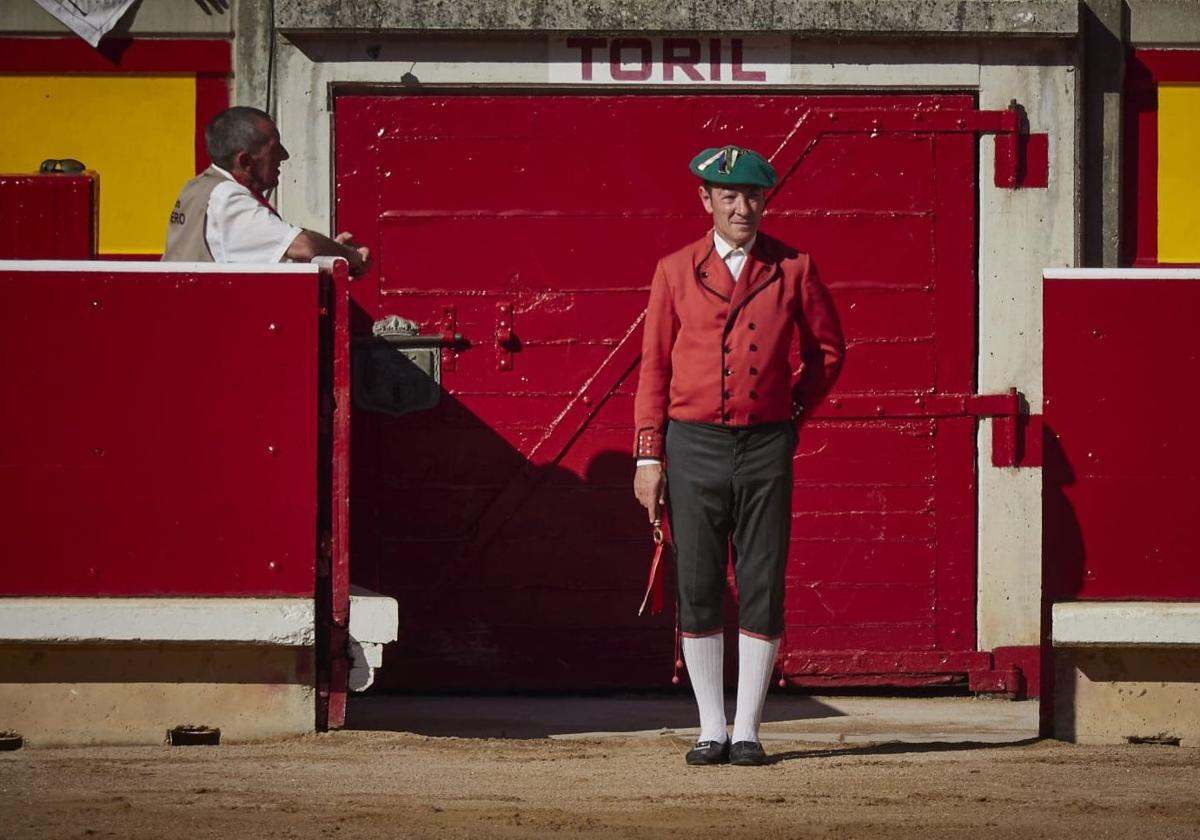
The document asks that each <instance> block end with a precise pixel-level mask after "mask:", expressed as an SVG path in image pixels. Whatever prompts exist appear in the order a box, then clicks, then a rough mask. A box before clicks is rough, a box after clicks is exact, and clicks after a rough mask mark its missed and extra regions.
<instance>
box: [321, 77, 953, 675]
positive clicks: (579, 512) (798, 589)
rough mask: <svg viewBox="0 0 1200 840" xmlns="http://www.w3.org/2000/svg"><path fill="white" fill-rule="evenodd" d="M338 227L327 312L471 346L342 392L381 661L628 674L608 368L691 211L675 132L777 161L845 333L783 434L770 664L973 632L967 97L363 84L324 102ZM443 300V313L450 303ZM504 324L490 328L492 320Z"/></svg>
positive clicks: (477, 670)
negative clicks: (395, 617) (964, 402)
mask: <svg viewBox="0 0 1200 840" xmlns="http://www.w3.org/2000/svg"><path fill="white" fill-rule="evenodd" d="M335 109H336V116H335V131H336V134H335V145H336V162H335V169H336V201H337V224H338V229H339V230H351V231H353V232H354V233H355V234H356V235H357V236H358V237H359V238H360V239H361V240H362V241H363V242H365V243H366V244H369V245H370V246H371V248H372V250H373V251H374V252H375V254H376V263H375V267H374V268H373V269H372V271H371V273H370V274H368V275H367V276H366V277H364V278H363V279H362V280H361V281H359V282H358V283H357V284H356V285H357V288H356V290H355V291H354V292H353V294H354V297H355V305H356V307H357V311H356V312H352V316H356V317H355V322H354V323H353V328H354V330H355V332H357V333H362V332H364V331H367V330H369V325H370V323H371V322H372V321H373V320H376V319H379V318H382V317H384V316H386V315H390V314H400V315H403V316H405V317H407V318H410V319H413V320H416V321H419V322H420V323H421V324H422V327H423V329H422V331H423V332H438V331H440V330H441V329H443V327H444V326H450V327H451V328H452V330H453V331H457V332H460V333H462V334H463V335H464V336H465V337H466V338H467V339H468V340H469V341H470V343H471V346H470V347H469V348H467V349H465V350H463V351H462V352H460V353H459V354H457V356H456V358H453V360H452V361H451V362H450V363H449V364H447V365H446V366H445V367H444V369H443V372H442V392H441V402H440V404H439V405H438V406H437V407H436V408H434V409H432V410H429V411H425V412H421V413H414V414H408V415H405V416H401V417H390V416H387V415H383V414H377V413H368V412H363V411H359V412H357V413H356V416H355V420H354V424H355V426H354V432H353V434H354V441H355V443H354V460H353V478H352V486H353V487H354V494H355V495H354V499H353V503H352V506H351V507H352V526H351V528H352V545H353V546H354V556H353V563H352V566H353V571H352V577H353V579H354V580H355V582H357V583H360V584H362V585H364V586H368V587H370V588H373V589H377V590H379V591H382V592H385V593H387V594H389V595H392V596H394V597H396V598H397V599H398V600H399V602H400V610H401V637H400V642H399V643H397V644H396V645H392V646H391V647H390V649H389V652H388V656H389V659H388V660H387V662H386V665H387V667H385V668H384V670H383V672H382V679H383V683H384V685H385V687H390V688H401V689H406V690H409V689H411V690H429V689H448V690H450V689H464V688H467V689H562V690H572V689H588V688H599V687H653V686H663V685H665V684H667V683H668V680H669V677H670V674H671V657H672V625H671V618H670V616H660V617H658V618H656V619H646V618H642V619H639V618H637V617H636V616H635V613H636V610H637V605H638V603H639V601H640V595H641V593H640V587H641V585H642V584H643V582H644V574H645V565H646V563H647V561H648V559H649V555H650V553H651V543H650V539H649V533H648V529H647V525H646V522H645V517H644V514H643V513H642V512H641V510H640V508H638V507H637V505H636V503H635V501H634V499H633V495H632V490H631V479H632V472H633V462H632V458H631V456H630V446H631V442H632V436H633V430H632V421H631V413H632V394H633V391H634V389H635V387H636V375H637V374H636V364H637V361H638V348H639V344H640V318H641V312H642V310H643V308H644V306H645V301H646V294H647V290H648V286H649V280H650V276H651V273H652V270H653V267H654V263H655V260H656V259H657V258H658V257H659V256H660V255H662V254H664V253H667V252H668V251H670V250H673V249H675V248H677V247H679V246H681V245H683V244H686V243H687V242H690V241H692V240H693V239H696V238H699V237H700V236H701V235H703V234H704V233H705V232H706V231H707V230H708V227H709V224H708V221H707V219H706V217H705V216H704V215H703V212H702V208H701V206H700V202H699V200H698V198H697V196H696V182H695V180H694V179H693V177H692V176H691V175H690V174H689V173H688V171H687V161H688V160H690V158H691V156H692V155H693V154H694V153H695V152H696V150H698V149H700V148H703V147H705V146H709V145H717V144H720V143H725V142H740V143H743V144H745V145H749V146H752V147H755V148H758V149H759V150H761V151H762V152H764V153H765V154H767V155H768V156H771V157H772V158H773V160H774V162H775V164H776V166H777V168H778V169H779V170H780V173H781V176H782V182H781V185H780V187H779V188H778V189H777V190H776V191H775V192H774V194H773V195H772V196H771V199H770V205H769V211H768V217H767V220H766V222H765V223H764V230H766V231H768V232H770V233H772V234H774V235H775V236H777V237H779V238H782V239H783V240H785V241H787V242H789V243H792V244H794V245H796V246H797V247H799V248H801V249H803V250H807V251H809V252H811V253H812V254H813V255H814V257H815V259H816V261H817V265H818V266H819V267H820V269H821V272H822V275H823V276H824V278H825V280H826V281H827V283H828V284H829V286H830V287H831V289H832V290H833V293H834V295H835V298H836V303H837V305H838V308H839V311H840V313H841V317H842V320H843V323H844V326H845V329H846V334H847V337H848V339H849V354H848V361H847V364H846V368H845V373H844V375H843V378H842V380H841V382H840V383H839V385H838V388H837V390H836V392H835V394H834V395H833V400H831V401H830V403H829V404H828V405H826V406H825V408H824V409H823V411H822V412H821V414H820V415H819V416H818V417H816V418H814V419H812V420H811V421H810V422H809V423H808V425H807V426H806V428H805V429H804V430H803V432H802V434H801V443H800V447H799V452H798V454H797V460H796V493H795V512H794V517H795V519H794V528H793V535H792V554H791V558H790V563H789V574H788V594H787V639H786V646H785V650H786V652H787V658H786V663H785V665H784V671H785V673H786V675H787V676H788V678H789V679H790V680H792V681H793V682H796V683H806V682H813V681H817V682H826V683H828V682H843V683H868V684H869V683H879V682H888V683H892V684H905V683H928V682H937V681H944V680H948V679H956V678H959V677H961V675H962V673H963V672H965V671H966V670H967V667H968V666H967V664H965V663H966V662H967V661H968V660H971V659H972V657H973V656H975V655H974V654H973V653H972V652H973V651H974V647H975V623H974V611H975V604H974V593H975V479H974V459H975V442H974V441H975V419H974V418H973V417H970V416H967V415H966V414H965V413H964V412H963V411H955V410H952V409H951V410H948V409H946V405H948V404H953V403H954V402H955V401H954V400H953V399H949V400H945V399H941V400H940V399H939V398H940V397H942V396H943V395H962V394H969V393H971V392H972V390H973V385H974V356H975V338H974V336H975V311H976V309H975V273H974V265H975V246H974V243H975V221H974V207H975V199H976V183H975V178H976V175H975V155H976V151H975V135H974V134H973V133H971V130H970V129H969V128H966V129H964V128H963V126H964V125H967V122H968V121H967V120H966V119H964V118H965V117H969V116H970V115H971V114H972V113H973V111H972V109H973V103H972V101H971V99H970V98H969V97H965V96H886V97H883V96H861V97H855V96H841V97H814V96H618V95H609V96H598V95H581V96H566V95H538V96H526V95H507V96H474V95H471V96H468V95H463V96H447V95H437V96H431V95H407V94H405V95H395V96H391V95H381V96H362V95H344V96H338V97H337V98H336V102H335ZM449 322H452V323H449ZM510 332H511V336H510V335H509V333H510Z"/></svg>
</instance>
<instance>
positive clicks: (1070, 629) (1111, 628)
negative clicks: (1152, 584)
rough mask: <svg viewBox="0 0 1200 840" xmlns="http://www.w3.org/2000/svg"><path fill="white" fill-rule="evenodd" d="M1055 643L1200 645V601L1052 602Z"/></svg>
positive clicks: (1075, 644) (1137, 645)
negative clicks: (1053, 603)
mask: <svg viewBox="0 0 1200 840" xmlns="http://www.w3.org/2000/svg"><path fill="white" fill-rule="evenodd" d="M1053 622H1054V634H1053V635H1054V645H1055V647H1142V646H1145V647H1177V646H1184V645H1200V603H1190V602H1188V603H1184V602H1160V601H1090V602H1086V603H1083V602H1079V603H1069V604H1055V605H1054V607H1053Z"/></svg>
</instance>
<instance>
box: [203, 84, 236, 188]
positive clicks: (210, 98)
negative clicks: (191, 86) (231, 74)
mask: <svg viewBox="0 0 1200 840" xmlns="http://www.w3.org/2000/svg"><path fill="white" fill-rule="evenodd" d="M228 107H229V82H228V80H227V79H226V77H225V76H224V75H221V74H217V73H199V74H197V76H196V172H198V173H199V172H203V171H204V170H205V169H207V168H208V164H209V163H210V161H209V158H208V149H207V148H206V146H205V144H204V128H205V126H207V125H208V121H209V120H211V119H212V118H213V117H215V116H216V115H217V114H218V113H220V112H221V111H224V110H225V109H226V108H228Z"/></svg>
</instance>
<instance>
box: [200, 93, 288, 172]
mask: <svg viewBox="0 0 1200 840" xmlns="http://www.w3.org/2000/svg"><path fill="white" fill-rule="evenodd" d="M263 120H266V121H267V122H268V123H272V122H273V120H272V119H271V115H270V114H268V113H267V112H266V111H260V110H258V109H257V108H251V107H249V106H247V105H235V106H234V107H232V108H226V109H225V110H224V111H222V112H221V113H219V114H217V115H216V116H215V117H213V118H212V119H211V120H209V123H208V127H207V128H205V129H204V145H205V146H207V147H208V156H209V157H210V158H212V162H213V163H215V164H216V165H217V166H219V167H221V168H222V169H231V168H232V167H233V161H234V158H235V157H237V153H238V152H250V153H251V154H253V153H255V152H257V151H258V150H259V149H260V148H261V147H262V145H263V144H264V143H266V142H267V140H268V134H267V133H266V132H264V131H263V130H262V123H263Z"/></svg>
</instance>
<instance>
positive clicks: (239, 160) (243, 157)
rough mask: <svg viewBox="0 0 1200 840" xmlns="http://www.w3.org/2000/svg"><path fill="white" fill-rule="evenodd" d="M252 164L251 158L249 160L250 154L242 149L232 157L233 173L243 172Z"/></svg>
mask: <svg viewBox="0 0 1200 840" xmlns="http://www.w3.org/2000/svg"><path fill="white" fill-rule="evenodd" d="M252 162H253V158H251V156H250V153H249V152H247V151H246V150H245V149H242V150H241V151H240V152H237V153H236V154H235V155H234V156H233V171H234V172H245V171H246V170H248V169H249V168H250V164H251V163H252Z"/></svg>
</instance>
